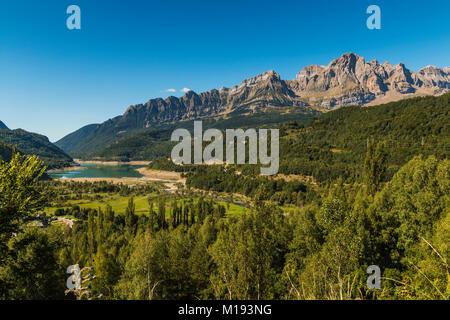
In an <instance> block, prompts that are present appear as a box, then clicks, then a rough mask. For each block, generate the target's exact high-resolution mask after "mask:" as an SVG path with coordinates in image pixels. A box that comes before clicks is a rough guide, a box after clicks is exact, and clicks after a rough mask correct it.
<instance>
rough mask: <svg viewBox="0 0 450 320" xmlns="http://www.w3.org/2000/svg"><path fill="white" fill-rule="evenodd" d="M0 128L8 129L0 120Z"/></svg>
mask: <svg viewBox="0 0 450 320" xmlns="http://www.w3.org/2000/svg"><path fill="white" fill-rule="evenodd" d="M0 130H9V128H8V127H7V126H6V124H4V123H3V122H2V121H1V120H0Z"/></svg>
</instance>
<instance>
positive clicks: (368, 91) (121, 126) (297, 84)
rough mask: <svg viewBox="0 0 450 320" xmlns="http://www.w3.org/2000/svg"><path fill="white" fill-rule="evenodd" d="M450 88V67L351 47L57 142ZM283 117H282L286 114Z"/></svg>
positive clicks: (108, 141)
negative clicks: (291, 73) (285, 75)
mask: <svg viewBox="0 0 450 320" xmlns="http://www.w3.org/2000/svg"><path fill="white" fill-rule="evenodd" d="M449 90H450V68H448V67H447V68H443V69H440V68H437V67H433V66H428V67H425V68H423V69H421V70H419V71H417V72H412V71H410V70H409V69H407V68H406V67H405V65H404V64H402V63H399V64H397V65H394V66H392V65H391V64H389V63H388V62H384V63H381V64H380V63H379V62H378V61H377V60H373V61H365V59H364V58H362V57H360V56H358V55H356V54H354V53H347V54H344V55H342V56H341V57H339V58H337V59H335V60H333V61H331V62H330V63H329V65H328V66H320V65H311V66H307V67H305V68H303V69H302V70H301V71H300V72H299V73H298V74H297V76H296V78H295V79H293V80H282V79H281V78H280V76H279V75H278V74H277V73H276V72H275V71H273V70H270V71H267V72H264V73H262V74H260V75H257V76H256V77H253V78H249V79H246V80H244V81H242V82H241V84H239V85H237V86H234V87H232V88H225V87H222V88H220V89H219V90H217V89H212V90H210V91H207V92H202V93H199V94H197V93H195V92H194V91H189V92H187V93H186V94H185V95H184V96H182V97H174V96H170V97H168V98H166V99H162V98H156V99H151V100H149V101H148V102H146V103H144V104H137V105H131V106H130V107H128V108H127V109H126V111H125V112H124V114H123V115H121V116H117V117H115V118H112V119H109V120H107V121H105V122H103V123H101V124H95V125H88V126H85V127H83V128H81V129H79V130H77V131H75V132H73V133H71V134H70V135H68V136H66V137H64V138H63V139H61V140H59V141H58V142H56V145H57V146H59V147H60V148H62V149H63V150H64V151H65V152H68V153H71V154H74V155H87V154H93V153H95V152H99V151H100V150H102V149H104V148H105V147H110V146H111V145H112V144H113V143H115V142H117V141H119V140H120V139H122V138H124V137H127V136H129V135H130V134H133V133H136V132H138V131H142V130H146V129H157V128H164V127H168V126H172V125H175V124H179V123H183V122H185V121H189V120H194V119H207V118H214V119H231V118H234V117H236V116H241V117H246V116H251V115H255V114H259V113H266V112H268V111H273V110H278V112H279V113H281V114H287V113H290V112H292V110H297V111H301V112H300V113H299V118H298V119H300V120H301V119H303V120H305V119H307V118H309V117H311V116H314V112H308V110H309V111H311V110H319V111H324V112H326V111H327V110H332V109H337V108H340V107H343V106H348V105H357V106H363V105H375V104H381V103H386V102H390V101H395V100H400V99H403V98H407V97H412V96H420V95H435V96H438V95H442V94H444V93H446V92H448V91H449ZM280 120H282V119H280Z"/></svg>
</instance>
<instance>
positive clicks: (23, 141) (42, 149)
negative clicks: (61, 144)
mask: <svg viewBox="0 0 450 320" xmlns="http://www.w3.org/2000/svg"><path fill="white" fill-rule="evenodd" d="M0 142H3V143H4V144H8V145H10V146H14V147H16V148H18V149H19V150H21V151H22V152H23V153H24V154H34V155H37V156H39V157H40V158H41V159H42V160H44V162H45V164H46V165H47V166H48V168H49V169H52V168H60V167H67V166H70V165H71V163H72V158H71V157H70V156H69V155H67V154H66V153H64V151H62V150H61V149H59V148H58V147H57V146H55V145H54V144H52V143H51V142H50V141H49V140H48V138H47V137H45V136H43V135H40V134H37V133H31V132H27V131H25V130H22V129H16V130H0Z"/></svg>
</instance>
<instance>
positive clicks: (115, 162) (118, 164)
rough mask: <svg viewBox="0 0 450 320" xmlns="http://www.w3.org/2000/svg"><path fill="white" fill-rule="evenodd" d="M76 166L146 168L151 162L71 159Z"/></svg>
mask: <svg viewBox="0 0 450 320" xmlns="http://www.w3.org/2000/svg"><path fill="white" fill-rule="evenodd" d="M73 161H75V162H76V163H78V164H84V163H85V164H101V165H106V166H120V165H125V164H128V165H131V166H148V165H149V164H150V162H151V161H102V160H81V159H73Z"/></svg>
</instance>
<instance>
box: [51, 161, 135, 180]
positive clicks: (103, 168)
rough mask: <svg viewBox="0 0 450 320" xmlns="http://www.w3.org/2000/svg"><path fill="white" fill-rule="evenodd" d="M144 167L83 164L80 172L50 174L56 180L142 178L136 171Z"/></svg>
mask: <svg viewBox="0 0 450 320" xmlns="http://www.w3.org/2000/svg"><path fill="white" fill-rule="evenodd" d="M142 167H143V166H136V165H129V164H120V165H104V164H91V163H81V164H80V170H74V171H58V172H51V173H49V175H50V177H52V178H54V179H69V178H141V177H142V174H140V173H139V172H138V171H137V170H136V169H138V168H142Z"/></svg>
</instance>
